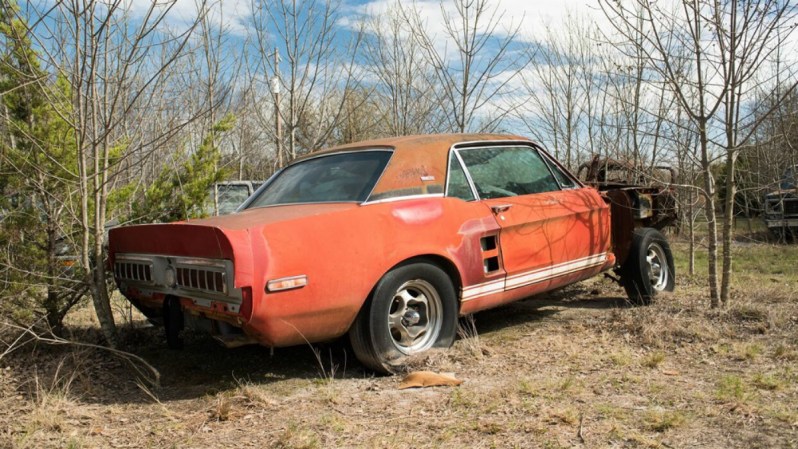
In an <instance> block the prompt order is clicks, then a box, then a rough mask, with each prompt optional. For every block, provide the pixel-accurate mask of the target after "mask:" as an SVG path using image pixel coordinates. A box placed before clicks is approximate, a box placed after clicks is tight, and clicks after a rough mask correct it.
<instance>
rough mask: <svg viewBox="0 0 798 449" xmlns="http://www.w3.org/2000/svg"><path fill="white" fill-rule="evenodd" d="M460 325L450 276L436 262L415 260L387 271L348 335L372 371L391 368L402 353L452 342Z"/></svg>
mask: <svg viewBox="0 0 798 449" xmlns="http://www.w3.org/2000/svg"><path fill="white" fill-rule="evenodd" d="M456 330H457V302H456V295H455V291H454V287H453V285H452V282H451V280H450V279H449V277H448V276H447V275H446V273H445V272H444V271H443V270H441V269H440V268H438V267H437V266H435V265H431V264H428V263H414V264H409V265H404V266H400V267H398V268H396V269H394V270H391V271H390V272H388V274H386V275H385V276H383V278H382V279H381V280H380V281H379V282H378V283H377V286H376V287H375V288H374V291H373V293H372V295H371V298H370V300H369V301H368V302H366V304H365V305H364V306H363V308H362V309H361V311H360V313H359V314H358V317H357V319H356V320H355V323H354V324H353V325H352V329H351V330H350V331H349V338H350V341H351V342H352V348H353V349H354V351H355V355H356V356H357V358H358V360H360V361H361V362H362V363H363V364H364V365H366V366H367V367H368V368H371V369H373V370H374V371H377V372H381V373H390V372H394V371H395V370H396V363H395V362H396V361H397V360H399V359H401V358H402V357H404V356H408V355H411V354H416V353H419V352H423V351H426V350H428V349H430V348H432V347H449V346H451V345H452V343H453V342H454V337H455V334H456Z"/></svg>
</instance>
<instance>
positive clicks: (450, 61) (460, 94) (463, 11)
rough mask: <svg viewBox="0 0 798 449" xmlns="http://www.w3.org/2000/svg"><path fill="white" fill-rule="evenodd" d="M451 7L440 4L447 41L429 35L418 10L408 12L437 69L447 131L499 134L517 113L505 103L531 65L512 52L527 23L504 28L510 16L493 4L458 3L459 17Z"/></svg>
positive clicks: (407, 17)
mask: <svg viewBox="0 0 798 449" xmlns="http://www.w3.org/2000/svg"><path fill="white" fill-rule="evenodd" d="M447 5H449V3H445V2H441V3H440V10H441V14H442V16H443V23H442V25H443V35H442V36H438V35H435V34H433V33H432V32H431V31H430V30H429V28H428V24H427V22H426V21H425V19H424V18H423V17H422V16H421V13H420V11H419V10H418V9H417V8H403V10H402V11H403V16H404V17H405V20H406V21H407V22H408V23H409V24H410V27H411V29H412V30H413V37H414V38H415V39H416V40H417V42H418V44H419V45H420V46H421V48H422V50H423V52H424V56H425V59H426V61H427V63H428V64H430V65H431V66H432V68H433V69H434V72H435V77H436V81H437V88H438V89H439V95H440V96H441V97H440V104H441V106H442V107H443V108H444V110H445V111H446V112H447V114H445V115H444V116H443V118H444V120H446V121H447V126H446V128H447V130H448V131H453V132H460V133H462V132H466V131H487V130H493V129H495V128H496V127H497V126H498V124H499V123H500V122H501V120H503V119H504V117H505V116H507V114H509V113H510V112H511V109H512V106H505V107H504V108H502V107H501V106H500V101H501V100H502V99H503V98H502V97H504V96H505V94H507V93H508V91H509V88H510V86H512V83H513V81H515V79H516V78H517V77H518V76H519V74H520V72H521V71H522V70H523V69H524V67H526V65H527V64H528V62H529V59H528V57H527V55H525V54H524V53H523V52H513V51H512V50H513V45H514V43H515V41H516V38H517V36H518V32H519V29H520V26H521V21H520V20H519V21H518V22H517V23H515V24H511V25H510V26H509V27H508V28H502V27H503V21H504V18H505V13H504V12H500V11H499V10H498V8H490V7H489V3H488V1H487V0H455V1H454V2H453V8H454V11H451V10H450V9H449V8H447ZM450 48H453V49H454V50H452V51H451V53H450V52H449V49H450ZM491 108H492V110H491Z"/></svg>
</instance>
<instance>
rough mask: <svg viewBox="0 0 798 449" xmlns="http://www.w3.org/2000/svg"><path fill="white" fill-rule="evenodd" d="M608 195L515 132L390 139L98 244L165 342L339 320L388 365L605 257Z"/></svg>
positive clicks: (609, 260) (318, 333)
mask: <svg viewBox="0 0 798 449" xmlns="http://www.w3.org/2000/svg"><path fill="white" fill-rule="evenodd" d="M533 172H534V173H533ZM514 179H517V180H518V181H513V180H514ZM522 181H523V182H522ZM527 181H528V182H527ZM499 182H501V183H502V184H501V185H498V184H499ZM347 192H349V193H347ZM611 205H612V201H610V200H609V199H607V197H606V196H603V195H602V194H600V193H599V192H598V191H597V190H596V189H594V188H592V187H587V186H585V185H583V184H581V183H580V182H579V181H578V180H576V178H574V177H573V176H572V175H570V174H569V173H568V172H567V171H566V170H565V169H564V168H563V167H561V166H560V165H559V164H558V163H557V162H556V161H554V160H553V158H551V157H550V156H549V155H548V154H547V153H545V152H544V151H543V150H542V149H541V148H540V147H538V146H537V145H536V144H534V143H533V142H531V141H529V140H527V139H525V138H523V137H518V136H503V135H438V136H411V137H399V138H393V139H384V140H376V141H370V142H362V143H357V144H352V145H346V146H341V147H336V148H333V149H330V150H327V151H323V152H318V153H313V154H311V155H309V156H306V157H303V158H300V159H298V160H296V161H294V162H292V163H291V164H290V165H289V166H288V167H286V168H285V169H284V170H283V171H281V172H279V173H277V174H276V175H275V176H274V177H272V179H270V180H269V181H267V182H266V183H265V184H264V186H263V187H261V188H260V189H259V190H258V192H256V193H255V194H254V195H253V197H251V198H250V199H249V200H248V201H247V202H246V203H244V205H242V207H241V209H240V210H239V212H237V213H235V214H232V215H228V216H220V217H213V218H207V219H199V220H189V221H187V222H179V223H170V224H151V225H139V226H130V227H122V228H117V229H113V230H111V231H110V244H109V249H110V258H111V263H112V265H113V267H114V275H115V279H116V282H117V284H118V286H119V289H120V291H121V292H122V294H123V295H124V296H125V297H127V298H128V299H129V300H130V301H131V302H132V303H133V304H134V305H136V306H137V307H138V308H139V309H140V310H142V311H143V312H144V313H145V314H146V315H148V316H149V317H151V318H163V319H164V321H165V324H166V327H167V335H168V336H169V335H170V333H171V337H172V338H171V340H170V343H175V342H177V341H178V340H177V333H178V332H179V330H180V329H182V326H183V323H184V322H186V321H189V320H193V321H197V320H200V321H205V322H209V323H211V324H212V326H211V330H212V331H213V332H215V333H216V334H218V335H219V336H220V338H221V339H223V340H225V339H226V340H229V341H234V340H235V341H242V340H245V341H247V342H257V343H260V344H262V345H266V346H271V347H282V346H290V345H297V344H303V343H307V342H310V343H312V342H318V341H323V340H329V339H333V338H336V337H339V336H341V335H343V334H345V333H347V332H350V335H351V336H352V339H353V346H354V348H355V352H356V353H357V355H358V358H360V359H361V361H364V363H365V364H366V365H367V366H370V367H372V368H374V369H376V370H380V371H389V370H390V362H391V360H393V359H395V358H397V357H398V356H401V355H406V354H409V353H412V352H417V351H420V350H425V349H427V348H429V347H431V346H445V345H448V344H451V341H452V340H453V338H454V335H453V332H454V330H453V329H454V327H453V326H456V320H457V316H461V315H465V314H470V313H472V312H476V311H479V310H483V309H487V308H490V307H495V306H497V305H500V304H504V303H507V302H510V301H515V300H518V299H521V298H525V297H528V296H531V295H535V294H538V293H541V292H545V291H548V290H551V289H554V288H557V287H561V286H563V285H566V284H570V283H573V282H576V281H579V280H582V279H585V278H588V277H590V276H594V275H596V274H598V273H601V272H604V271H607V270H610V269H613V268H616V269H619V268H620V267H621V263H622V262H623V260H618V259H616V255H615V253H614V252H613V246H612V242H613V238H615V239H618V238H619V237H618V236H613V232H612V226H611V216H610V209H611ZM629 232H630V231H629ZM631 238H632V237H631V234H630V236H628V237H625V239H626V240H631ZM664 245H665V246H666V249H667V243H665V244H664ZM628 246H629V243H628V241H627V242H626V245H625V247H626V248H628ZM660 246H662V245H660ZM625 251H626V250H625ZM669 257H670V252H669V250H667V254H664V253H663V254H661V255H660V258H661V259H662V258H669ZM625 258H626V254H624V259H625ZM665 268H666V269H667V268H669V269H670V271H669V273H671V275H670V276H671V277H672V272H673V270H672V262H670V265H669V266H667V267H665ZM654 269H655V271H656V270H662V267H654ZM414 270H415V271H414ZM418 270H421V271H418ZM425 270H426V271H425ZM666 271H667V270H666ZM428 272H429V275H427V274H426V273H428ZM419 273H420V274H419ZM441 273H442V274H441ZM648 273H649V274H651V270H649V271H648ZM660 274H661V273H660V272H656V273H654V275H660ZM666 274H667V273H666ZM655 281H656V280H655V279H652V281H651V282H652V283H653V285H654V287H655V288H656V289H657V290H661V289H663V288H665V289H672V279H670V285H667V282H666V285H655V284H656V282H655ZM660 281H661V280H660ZM660 284H661V282H660ZM627 290H628V289H627ZM385 292H387V293H385ZM452 296H453V297H452ZM383 297H385V299H382V298H383ZM372 303H374V304H372ZM382 303H385V304H384V305H380V304H382ZM380 307H382V308H381V309H380ZM378 309H379V310H378ZM386 325H387V328H386V327H385V326H386ZM450 334H451V335H450ZM386 345H387V346H386Z"/></svg>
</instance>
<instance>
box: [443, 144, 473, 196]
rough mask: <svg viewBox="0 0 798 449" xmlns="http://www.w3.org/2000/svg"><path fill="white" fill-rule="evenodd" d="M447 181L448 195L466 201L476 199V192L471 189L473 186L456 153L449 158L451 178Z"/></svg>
mask: <svg viewBox="0 0 798 449" xmlns="http://www.w3.org/2000/svg"><path fill="white" fill-rule="evenodd" d="M447 183H448V184H447V191H446V192H447V193H446V196H451V197H454V198H460V199H462V200H466V201H472V200H474V199H476V198H474V192H472V191H471V187H470V186H469V185H468V179H467V178H466V175H465V170H463V167H462V166H461V165H460V161H459V160H457V156H455V155H454V154H452V155H451V157H450V158H449V180H448V181H447Z"/></svg>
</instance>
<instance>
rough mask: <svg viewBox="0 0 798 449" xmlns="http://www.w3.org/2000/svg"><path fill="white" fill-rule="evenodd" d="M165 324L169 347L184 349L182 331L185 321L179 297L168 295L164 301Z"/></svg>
mask: <svg viewBox="0 0 798 449" xmlns="http://www.w3.org/2000/svg"><path fill="white" fill-rule="evenodd" d="M163 324H164V329H165V330H166V345H167V346H168V347H169V349H183V339H182V338H181V337H180V332H182V331H183V327H184V326H185V322H184V319H183V311H182V310H181V309H180V300H179V299H177V298H175V297H168V298H166V300H165V301H164V303H163Z"/></svg>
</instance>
